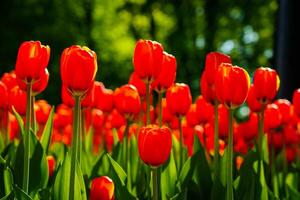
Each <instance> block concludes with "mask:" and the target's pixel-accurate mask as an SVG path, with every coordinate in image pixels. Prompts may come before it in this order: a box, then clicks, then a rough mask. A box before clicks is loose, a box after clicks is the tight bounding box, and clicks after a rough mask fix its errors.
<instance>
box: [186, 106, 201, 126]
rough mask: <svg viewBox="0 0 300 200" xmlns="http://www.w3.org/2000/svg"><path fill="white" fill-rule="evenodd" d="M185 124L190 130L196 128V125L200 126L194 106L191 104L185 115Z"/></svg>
mask: <svg viewBox="0 0 300 200" xmlns="http://www.w3.org/2000/svg"><path fill="white" fill-rule="evenodd" d="M186 123H187V126H189V127H190V128H192V127H194V126H196V125H197V124H200V123H199V120H198V117H197V112H196V104H192V105H191V106H190V109H189V111H188V112H187V114H186Z"/></svg>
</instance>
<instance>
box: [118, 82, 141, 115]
mask: <svg viewBox="0 0 300 200" xmlns="http://www.w3.org/2000/svg"><path fill="white" fill-rule="evenodd" d="M114 103H115V106H116V108H117V110H118V111H119V112H120V113H122V114H125V115H129V116H132V115H135V114H138V113H139V112H140V109H141V100H140V96H139V93H138V91H137V89H136V87H134V86H133V85H130V84H126V85H123V86H122V87H120V88H117V89H116V90H115V93H114Z"/></svg>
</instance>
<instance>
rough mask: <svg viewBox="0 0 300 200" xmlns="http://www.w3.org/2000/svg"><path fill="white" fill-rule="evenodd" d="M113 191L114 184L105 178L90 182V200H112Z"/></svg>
mask: <svg viewBox="0 0 300 200" xmlns="http://www.w3.org/2000/svg"><path fill="white" fill-rule="evenodd" d="M114 191H115V185H114V182H113V181H112V180H111V179H110V178H109V177H107V176H101V177H98V178H94V179H93V180H92V186H91V191H90V200H100V199H101V200H113V199H115V197H114Z"/></svg>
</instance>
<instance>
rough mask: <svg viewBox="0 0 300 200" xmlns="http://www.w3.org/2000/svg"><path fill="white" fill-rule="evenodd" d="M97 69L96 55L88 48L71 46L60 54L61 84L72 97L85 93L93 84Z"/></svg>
mask: <svg viewBox="0 0 300 200" xmlns="http://www.w3.org/2000/svg"><path fill="white" fill-rule="evenodd" d="M97 69H98V66H97V56H96V53H95V52H94V51H92V50H90V49H89V48H88V47H85V46H84V47H81V46H77V45H73V46H71V47H69V48H66V49H65V50H64V51H63V53H62V56H61V60H60V73H61V79H62V83H63V85H65V86H66V88H67V89H68V90H69V91H70V92H71V93H72V94H73V95H78V96H82V95H84V94H85V93H86V92H87V90H88V89H89V88H90V87H91V86H92V85H93V83H94V79H95V76H96V72H97Z"/></svg>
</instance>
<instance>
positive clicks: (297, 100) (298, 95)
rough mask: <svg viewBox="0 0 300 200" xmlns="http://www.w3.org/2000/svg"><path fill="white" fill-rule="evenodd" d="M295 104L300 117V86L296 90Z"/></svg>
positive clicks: (295, 109) (294, 95)
mask: <svg viewBox="0 0 300 200" xmlns="http://www.w3.org/2000/svg"><path fill="white" fill-rule="evenodd" d="M293 105H294V112H295V114H296V115H297V116H299V117H300V88H299V89H297V90H295V91H294V94H293Z"/></svg>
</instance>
